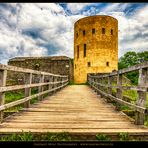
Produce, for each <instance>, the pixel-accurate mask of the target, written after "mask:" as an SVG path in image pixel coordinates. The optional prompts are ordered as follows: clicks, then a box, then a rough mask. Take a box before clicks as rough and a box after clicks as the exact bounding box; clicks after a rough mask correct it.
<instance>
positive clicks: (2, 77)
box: [0, 70, 7, 123]
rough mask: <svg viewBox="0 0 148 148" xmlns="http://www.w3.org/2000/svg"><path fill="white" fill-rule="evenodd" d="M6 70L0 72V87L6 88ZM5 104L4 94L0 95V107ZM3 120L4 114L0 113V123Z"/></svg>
mask: <svg viewBox="0 0 148 148" xmlns="http://www.w3.org/2000/svg"><path fill="white" fill-rule="evenodd" d="M6 79H7V70H0V86H2V87H3V86H6ZM4 103H5V92H2V93H0V106H1V105H4ZM3 118H4V112H3V111H0V123H2V121H3Z"/></svg>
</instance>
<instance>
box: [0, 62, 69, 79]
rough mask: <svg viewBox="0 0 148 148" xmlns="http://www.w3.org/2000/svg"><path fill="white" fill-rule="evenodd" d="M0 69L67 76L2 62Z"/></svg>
mask: <svg viewBox="0 0 148 148" xmlns="http://www.w3.org/2000/svg"><path fill="white" fill-rule="evenodd" d="M0 69H1V70H9V71H15V72H22V73H32V74H39V75H51V76H55V77H67V75H57V74H52V73H48V72H42V71H37V70H32V69H27V68H21V67H16V66H10V65H4V64H0Z"/></svg>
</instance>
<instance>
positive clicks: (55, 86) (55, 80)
mask: <svg viewBox="0 0 148 148" xmlns="http://www.w3.org/2000/svg"><path fill="white" fill-rule="evenodd" d="M56 82H57V76H55V77H54V83H56ZM54 88H57V84H54ZM55 92H56V90H55V91H54V93H55Z"/></svg>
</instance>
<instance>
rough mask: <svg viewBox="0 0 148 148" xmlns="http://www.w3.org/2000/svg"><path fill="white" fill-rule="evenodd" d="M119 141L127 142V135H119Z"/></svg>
mask: <svg viewBox="0 0 148 148" xmlns="http://www.w3.org/2000/svg"><path fill="white" fill-rule="evenodd" d="M119 140H120V141H128V140H129V135H128V133H119Z"/></svg>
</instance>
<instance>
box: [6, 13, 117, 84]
mask: <svg viewBox="0 0 148 148" xmlns="http://www.w3.org/2000/svg"><path fill="white" fill-rule="evenodd" d="M8 64H9V65H13V66H19V67H23V68H30V69H35V70H40V71H47V72H50V73H54V74H63V75H69V79H70V81H73V77H74V82H75V83H77V84H80V83H85V82H86V81H87V74H88V73H108V72H112V71H113V70H117V69H118V21H117V20H116V19H115V18H113V17H111V16H105V15H96V16H89V17H85V18H82V19H80V20H78V21H77V22H76V23H75V24H74V64H73V59H71V58H69V57H65V56H56V57H50V56H48V57H16V58H13V59H10V60H9V62H8ZM73 75H74V76H73Z"/></svg>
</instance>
